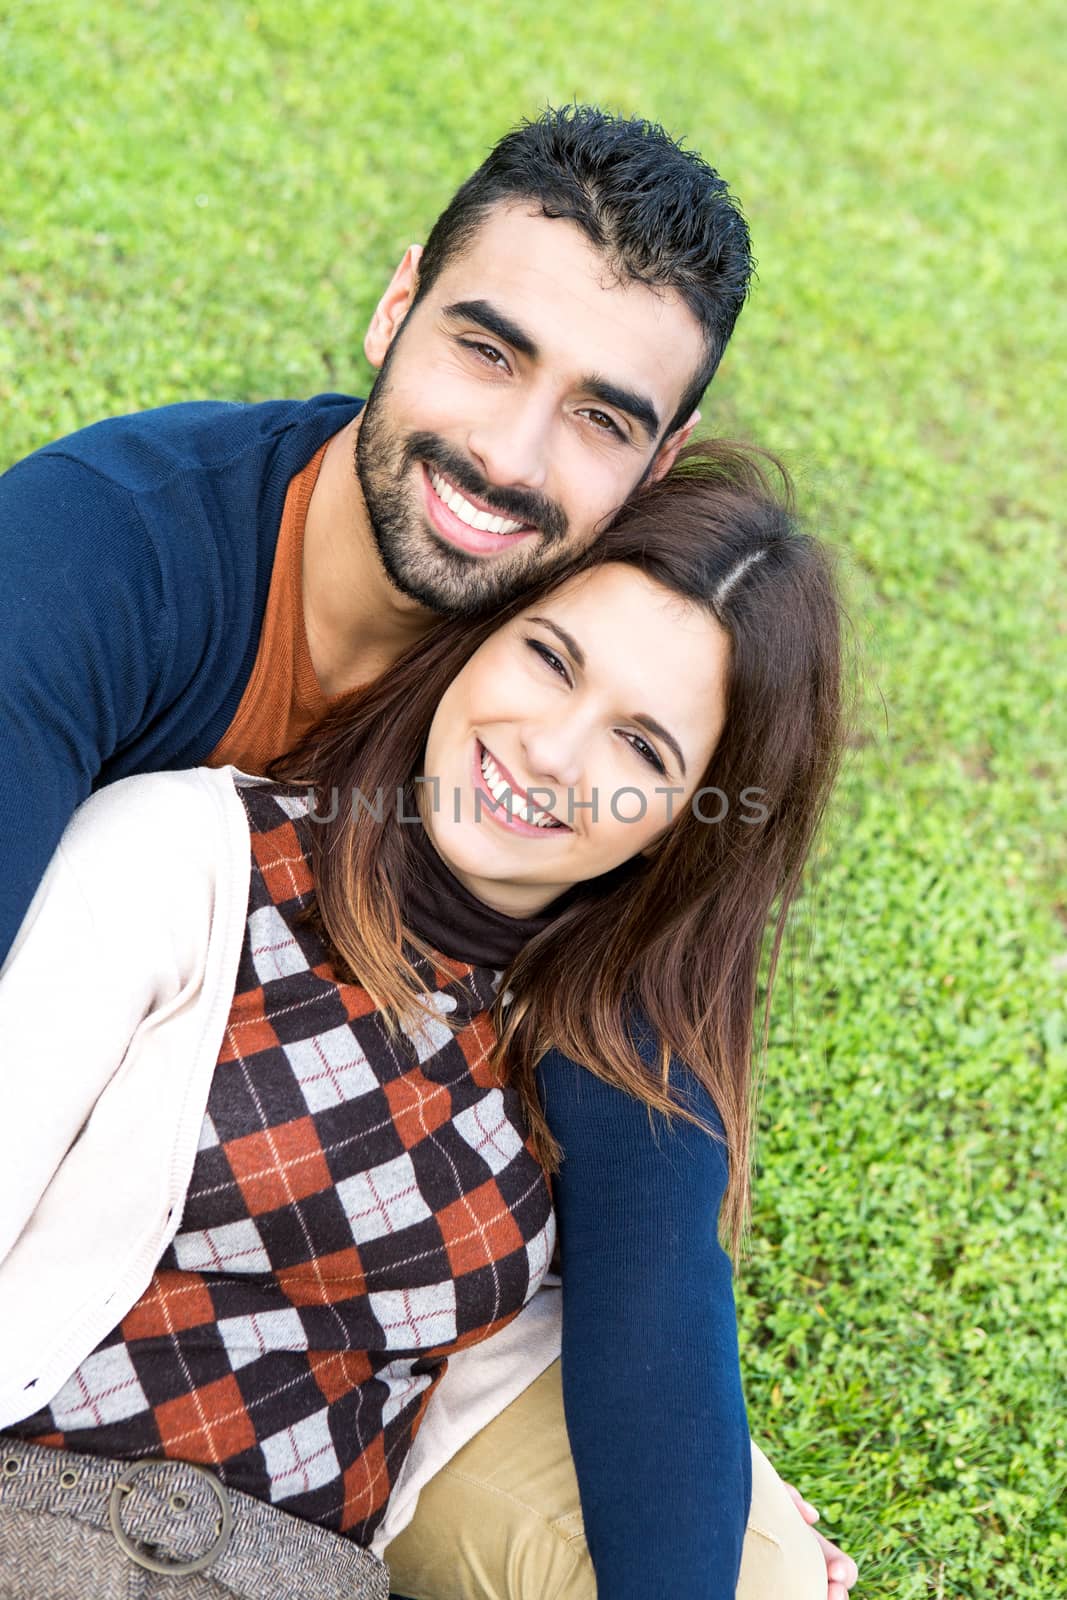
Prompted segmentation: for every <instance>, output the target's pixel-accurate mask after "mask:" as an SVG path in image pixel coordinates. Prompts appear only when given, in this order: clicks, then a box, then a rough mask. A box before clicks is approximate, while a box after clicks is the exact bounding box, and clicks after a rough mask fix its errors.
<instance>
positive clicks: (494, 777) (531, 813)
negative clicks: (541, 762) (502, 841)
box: [482, 745, 562, 828]
mask: <svg viewBox="0 0 1067 1600" xmlns="http://www.w3.org/2000/svg"><path fill="white" fill-rule="evenodd" d="M482 777H483V778H484V779H485V787H486V788H487V789H488V790H489V793H490V794H491V795H492V797H493V799H494V800H496V801H497V803H498V804H499V803H500V802H505V803H506V796H507V795H509V794H514V792H515V791H514V790H513V789H512V787H511V785H510V784H509V783H508V781H507V779H506V778H505V777H504V776H503V775H502V773H501V771H500V768H499V767H498V766H497V764H496V762H495V761H494V760H493V758H492V756H491V755H490V754H489V752H488V750H487V749H486V748H485V746H484V745H483V746H482ZM515 798H516V799H518V796H515ZM511 815H512V816H514V817H518V818H519V819H520V820H521V821H523V822H532V823H533V825H534V827H535V828H559V827H561V826H562V824H561V823H559V822H557V821H556V819H555V817H550V816H549V815H548V813H547V812H545V811H538V809H537V807H536V806H532V805H530V803H529V801H527V803H526V804H525V805H524V806H516V808H515V810H514V811H512V813H511Z"/></svg>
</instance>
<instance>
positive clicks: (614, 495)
mask: <svg viewBox="0 0 1067 1600" xmlns="http://www.w3.org/2000/svg"><path fill="white" fill-rule="evenodd" d="M406 259H407V258H406ZM404 270H405V269H404V268H403V267H402V268H401V269H398V273H397V275H396V276H395V277H394V280H393V284H392V285H391V286H390V290H389V291H388V292H387V295H386V296H385V297H384V298H383V301H382V303H381V305H380V306H379V309H378V312H377V313H376V316H375V321H374V322H373V323H372V325H371V332H370V333H369V334H368V338H367V351H368V355H369V356H370V357H371V359H372V360H376V361H377V363H378V364H380V365H381V372H380V374H379V377H378V380H377V382H376V383H375V385H374V388H373V390H372V391H371V396H370V399H369V400H368V402H367V405H366V407H365V409H364V412H363V415H362V416H361V418H360V425H359V432H358V435H357V445H356V470H357V473H358V476H359V482H360V487H361V489H362V491H363V496H364V499H365V501H366V505H367V510H368V514H369V516H370V520H371V524H372V527H373V530H374V535H375V538H376V540H377V543H378V549H379V553H380V555H381V558H382V561H383V564H384V566H385V569H386V572H387V573H388V575H389V578H390V580H391V581H392V583H393V584H394V586H395V587H396V588H398V589H399V590H400V591H401V592H402V593H404V594H406V595H408V596H410V597H411V598H412V599H414V600H417V601H418V602H419V603H420V604H421V605H424V606H426V607H428V608H429V609H430V610H433V611H438V612H444V613H448V614H451V615H454V616H473V615H475V614H477V613H478V612H482V611H485V610H486V609H488V608H492V607H494V606H496V605H499V604H501V603H503V602H504V601H505V600H507V599H510V598H511V596H512V595H514V594H516V593H520V592H521V591H522V590H524V589H526V588H528V587H529V585H530V584H531V583H532V582H533V581H534V580H535V579H536V578H537V577H539V576H540V575H541V574H542V573H543V572H545V571H546V570H552V569H554V568H557V567H559V566H561V565H563V564H564V563H565V562H566V561H568V560H569V559H570V558H571V557H572V556H573V555H575V554H576V553H577V552H579V551H580V550H582V549H584V548H585V547H586V546H587V545H589V544H590V543H591V542H592V541H593V540H594V539H595V537H596V534H597V532H598V531H599V529H600V528H601V527H602V526H604V524H605V523H606V522H607V521H608V519H609V518H610V517H611V515H612V513H613V512H614V511H616V510H617V509H618V507H619V506H620V505H621V504H622V503H623V501H624V500H625V499H626V498H627V496H628V495H629V494H630V492H631V491H632V490H633V489H634V488H635V487H636V485H637V484H638V483H639V482H640V481H641V480H642V478H644V477H645V476H646V475H649V474H652V475H657V476H658V475H659V473H660V472H662V471H666V469H667V467H668V466H669V465H670V462H671V460H672V459H673V457H674V454H675V452H676V450H677V448H678V446H679V444H680V443H681V439H682V437H683V435H684V430H680V431H679V432H678V433H675V434H674V435H672V436H671V437H669V438H665V437H664V429H665V428H666V426H667V424H668V422H669V421H670V419H671V418H672V417H673V416H674V414H675V412H676V411H677V409H678V406H679V405H680V404H681V398H682V395H683V393H684V391H685V389H686V387H687V386H688V384H689V383H690V381H691V380H692V377H693V374H694V372H695V371H696V370H697V368H698V366H699V364H700V361H701V359H702V357H703V353H704V344H703V336H702V334H701V330H700V326H699V324H698V322H697V320H696V318H695V317H694V316H693V314H692V312H691V311H690V310H689V309H688V307H687V306H686V305H685V303H684V302H683V300H682V299H681V297H680V295H678V294H677V293H676V292H674V291H673V290H652V289H649V288H646V287H645V286H644V285H642V284H636V283H630V284H625V285H620V284H618V283H616V282H615V281H614V280H613V279H612V277H611V275H610V273H609V271H608V269H607V267H606V265H605V262H604V259H603V257H601V256H600V255H599V254H598V253H597V251H596V250H595V249H594V248H593V246H592V245H591V244H590V242H589V241H588V240H587V239H586V237H585V235H584V234H583V233H582V232H581V231H580V230H579V229H578V228H577V227H576V226H575V225H574V224H573V223H570V222H564V221H553V220H549V219H547V218H545V217H542V216H540V215H530V213H529V211H528V210H527V209H526V208H525V207H519V206H501V207H499V208H496V209H495V210H493V211H492V212H491V213H490V214H489V216H488V218H487V220H486V221H485V223H484V224H483V225H482V226H481V227H480V228H479V230H478V232H477V234H476V235H475V237H474V239H473V240H472V241H471V243H470V244H469V245H468V247H467V248H466V249H465V250H464V251H463V252H462V253H461V254H459V255H458V256H457V257H456V258H455V259H453V260H452V261H450V262H449V264H448V265H447V266H446V267H445V269H444V270H443V271H442V272H441V274H440V276H439V277H438V278H437V280H436V282H435V283H434V284H433V286H432V288H431V289H430V290H429V292H428V293H427V294H426V295H425V297H424V298H423V299H421V300H420V301H419V302H418V304H417V305H415V306H414V307H413V308H411V309H409V307H410V302H411V294H412V291H413V289H414V283H415V280H414V273H413V271H412V270H411V269H410V268H409V269H408V270H407V279H406V281H405V278H404Z"/></svg>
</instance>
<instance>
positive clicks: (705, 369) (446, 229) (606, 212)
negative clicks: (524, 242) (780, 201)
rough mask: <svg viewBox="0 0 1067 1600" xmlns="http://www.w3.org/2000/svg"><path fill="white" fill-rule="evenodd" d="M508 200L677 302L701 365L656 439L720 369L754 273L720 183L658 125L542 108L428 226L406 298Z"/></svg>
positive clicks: (622, 274)
mask: <svg viewBox="0 0 1067 1600" xmlns="http://www.w3.org/2000/svg"><path fill="white" fill-rule="evenodd" d="M515 200H520V201H521V200H529V201H532V202H534V203H535V204H536V205H538V206H539V207H540V209H541V212H542V215H544V216H546V217H553V218H564V219H566V220H567V221H570V222H574V223H576V224H577V226H578V227H579V228H581V229H582V231H583V233H585V234H586V235H587V236H588V238H589V239H590V240H591V241H592V243H593V244H594V245H595V246H596V248H597V249H598V250H599V251H601V252H602V253H603V254H604V256H605V257H606V258H607V261H608V264H609V265H610V267H611V268H612V270H613V271H614V272H615V274H616V275H617V277H618V279H619V281H620V282H621V283H630V282H637V283H644V284H648V285H649V286H650V287H659V288H667V289H674V290H676V291H677V292H678V293H679V294H680V295H681V296H682V298H683V300H684V301H685V303H686V305H687V306H688V307H689V309H690V310H691V311H692V312H693V314H694V316H695V317H696V319H697V321H698V322H699V324H700V326H701V328H702V329H703V332H704V340H705V356H704V360H703V362H702V363H701V365H700V366H699V368H698V369H697V371H696V373H695V374H694V376H693V381H692V383H691V384H690V385H689V388H688V389H687V390H686V392H685V394H684V395H683V397H682V402H681V404H680V406H679V407H678V410H677V412H676V413H675V415H674V417H673V418H672V419H671V422H670V424H669V425H668V428H667V432H668V433H670V432H673V430H674V429H675V428H679V427H681V425H682V423H683V422H685V420H686V418H687V417H688V416H689V414H690V413H691V412H692V410H693V408H694V406H696V405H698V404H699V402H700V397H701V395H702V394H703V393H704V390H705V389H706V388H707V386H708V384H709V383H710V382H711V379H712V377H713V376H714V373H715V369H716V367H717V366H718V365H719V362H720V360H721V359H722V353H723V351H724V350H725V348H726V344H727V340H728V339H729V337H730V335H731V333H732V332H733V329H734V323H735V322H736V321H737V318H738V314H739V312H740V310H741V307H742V305H743V304H744V301H745V296H746V294H747V293H748V286H749V277H750V275H751V273H752V269H753V266H754V262H753V259H752V250H751V245H750V242H749V236H748V227H747V225H746V223H745V219H744V217H743V216H742V214H741V209H740V207H739V205H738V204H737V201H736V200H735V199H734V198H733V196H732V195H731V194H730V191H729V189H728V188H727V186H726V183H725V182H724V180H723V179H722V178H720V177H719V174H718V173H717V172H716V171H715V169H714V168H713V167H709V166H708V164H707V162H706V161H704V160H703V159H702V158H701V157H700V156H699V155H697V153H696V152H695V151H693V150H683V149H682V148H681V145H680V144H679V143H678V142H677V141H676V140H675V139H672V138H671V137H670V135H669V134H668V133H666V132H665V131H664V129H663V128H661V127H660V126H659V124H658V123H653V122H645V121H643V120H642V119H641V118H639V117H621V116H613V115H611V114H610V113H609V112H606V111H602V110H600V108H599V107H597V106H579V105H574V106H562V107H560V108H558V109H553V108H552V107H549V108H547V109H546V110H545V111H544V112H543V113H542V114H541V116H539V117H538V118H537V119H536V120H534V121H530V120H526V121H523V122H521V123H520V124H519V126H518V127H517V128H513V129H512V131H511V132H510V133H506V134H505V135H504V137H503V138H502V139H501V140H500V141H499V143H498V144H496V145H494V146H493V149H492V150H491V151H490V152H489V154H488V156H487V157H486V158H485V160H484V161H483V162H482V164H481V166H480V167H479V168H478V170H477V171H476V172H474V173H472V174H471V176H470V177H469V178H468V179H467V181H466V183H464V184H463V185H462V186H461V187H460V188H459V189H458V190H457V192H456V194H455V195H454V196H453V198H452V200H451V202H450V203H449V205H448V206H447V207H446V209H445V210H444V211H443V212H442V213H441V215H440V216H439V217H438V219H437V221H436V222H435V223H434V225H433V228H432V229H431V231H430V237H429V238H428V239H427V241H426V247H425V249H424V250H423V253H422V259H421V260H420V262H419V284H418V293H417V296H416V299H420V298H421V297H422V296H423V295H424V294H425V293H426V292H427V290H428V289H429V288H430V286H431V284H432V283H433V282H434V280H435V279H436V278H437V276H438V274H439V273H440V272H441V270H442V268H443V267H444V265H445V263H446V262H447V261H449V260H450V259H452V258H453V257H454V256H455V255H457V254H458V253H459V252H460V251H462V250H463V249H465V248H466V246H467V245H468V244H469V243H470V241H471V238H472V237H473V235H474V234H475V233H476V232H477V230H478V228H479V227H480V226H481V224H482V223H483V222H484V220H485V218H486V214H487V213H488V211H489V210H490V208H491V207H493V206H495V205H499V204H501V203H506V202H508V201H515Z"/></svg>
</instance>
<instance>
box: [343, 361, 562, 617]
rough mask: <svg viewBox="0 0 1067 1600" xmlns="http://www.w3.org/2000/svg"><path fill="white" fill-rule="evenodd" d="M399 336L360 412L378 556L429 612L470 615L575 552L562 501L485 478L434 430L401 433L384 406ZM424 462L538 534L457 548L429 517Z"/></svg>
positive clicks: (362, 476) (364, 486)
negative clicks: (473, 549)
mask: <svg viewBox="0 0 1067 1600" xmlns="http://www.w3.org/2000/svg"><path fill="white" fill-rule="evenodd" d="M396 345H397V340H395V339H394V341H393V343H392V344H391V345H390V347H389V350H388V352H387V354H386V359H385V361H384V362H383V364H382V368H381V371H380V372H379V374H378V378H377V381H376V382H375V384H374V387H373V388H372V389H371V392H370V396H369V398H368V400H367V403H366V405H365V406H364V407H363V413H362V415H361V417H360V419H359V429H358V431H357V434H356V456H355V466H356V475H357V477H358V478H359V486H360V488H361V490H362V491H363V499H364V502H365V504H366V507H367V515H368V517H369V518H370V524H371V530H372V532H373V534H374V541H375V544H376V545H377V547H378V554H379V556H380V557H381V561H382V565H383V567H384V568H385V571H386V575H387V577H388V578H389V581H390V582H391V583H392V585H393V587H394V588H396V589H399V591H400V592H401V594H405V595H407V596H408V597H409V598H410V599H412V600H416V601H418V603H419V604H420V605H423V606H426V607H427V609H428V610H430V611H437V612H441V613H443V614H444V615H446V616H452V617H467V618H473V617H476V616H479V615H484V613H485V612H487V611H492V610H494V609H496V608H497V607H499V606H502V605H504V604H505V603H506V602H507V601H509V600H511V599H512V598H513V597H514V596H515V595H518V594H521V593H522V592H523V590H525V589H528V588H529V587H530V586H531V585H532V584H533V583H534V581H535V580H536V579H538V578H540V577H541V576H542V575H543V574H544V573H546V572H550V571H552V569H553V568H556V567H562V566H564V565H565V564H566V562H567V561H568V560H569V559H570V557H571V555H572V554H573V552H571V551H569V550H567V548H566V535H567V518H566V516H565V515H564V512H563V511H562V509H561V508H560V507H559V506H558V505H556V504H555V503H554V502H553V501H551V500H549V499H547V498H546V497H545V496H544V495H539V494H537V493H536V491H534V490H532V489H519V488H500V487H499V486H496V485H492V484H488V483H486V481H485V479H484V478H482V477H481V476H480V475H479V473H478V472H477V471H476V470H475V469H474V467H472V466H471V464H470V462H469V461H467V459H466V458H465V457H464V456H461V455H459V454H458V453H457V452H456V451H455V450H454V449H453V448H452V447H451V446H450V445H448V444H446V443H445V441H444V440H443V439H441V438H439V437H438V436H437V434H434V433H411V434H408V435H406V436H401V435H399V434H398V433H397V432H396V431H395V429H394V428H393V426H392V424H391V422H390V420H389V418H388V416H387V414H386V411H387V402H388V397H389V385H388V383H387V381H386V375H387V373H388V370H389V363H390V359H391V357H392V355H393V352H394V350H395V349H396ZM423 462H425V463H426V464H427V465H428V466H431V467H433V468H434V469H435V470H436V471H437V472H440V473H442V474H443V476H444V477H446V478H447V479H448V480H449V482H450V483H453V484H455V486H456V487H457V488H458V489H459V490H461V491H462V492H463V493H464V494H469V495H471V496H473V497H474V498H475V499H477V500H480V501H482V502H484V503H485V504H486V505H489V506H492V508H493V510H494V511H495V512H496V513H497V515H498V516H501V517H507V518H508V519H509V520H510V521H513V522H522V523H523V525H524V526H529V527H535V528H537V529H538V533H537V534H535V535H533V536H530V537H528V538H525V539H524V538H521V537H520V536H518V535H516V538H517V541H518V542H517V544H516V547H515V551H514V553H511V552H506V551H505V552H501V554H499V555H496V556H476V555H472V554H471V553H470V552H468V551H466V550H460V549H458V548H457V547H456V546H455V545H451V544H448V543H446V542H445V540H443V539H441V538H440V537H439V536H438V535H437V534H435V533H434V532H433V531H432V530H431V528H430V527H429V526H428V525H427V519H426V513H425V510H424V509H423V504H422V495H421V493H420V491H419V488H418V474H419V471H420V470H421V463H423Z"/></svg>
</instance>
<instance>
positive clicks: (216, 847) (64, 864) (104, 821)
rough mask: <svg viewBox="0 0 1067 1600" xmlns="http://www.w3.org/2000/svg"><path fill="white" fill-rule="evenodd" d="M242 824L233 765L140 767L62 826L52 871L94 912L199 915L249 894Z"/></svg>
mask: <svg viewBox="0 0 1067 1600" xmlns="http://www.w3.org/2000/svg"><path fill="white" fill-rule="evenodd" d="M248 837H249V836H248V823H247V819H246V817H245V815H244V811H243V809H242V807H241V803H240V800H239V798H238V796H237V791H236V789H235V786H234V780H233V775H232V769H230V768H226V767H221V768H217V769H212V768H207V767H191V768H186V769H182V770H178V771H173V772H140V773H134V774H132V775H131V776H130V777H126V778H119V779H117V780H116V781H115V782H114V783H109V784H106V785H104V786H103V787H102V788H100V789H97V790H96V791H94V793H93V794H91V795H90V796H89V798H88V800H86V801H85V802H84V803H83V804H82V805H80V806H79V807H78V809H77V811H75V813H74V815H73V817H72V818H71V820H70V822H69V823H68V824H67V827H66V830H65V831H64V833H63V836H62V838H61V839H60V842H59V847H58V849H57V851H56V857H55V861H54V862H53V871H54V870H58V869H60V868H61V869H62V870H63V871H64V872H65V873H66V874H67V875H69V877H70V878H71V879H72V881H73V882H74V883H76V884H77V885H78V886H79V888H80V892H81V894H82V896H83V897H84V899H85V901H86V902H87V903H88V904H89V905H91V906H92V908H93V910H94V914H95V916H96V918H97V919H99V920H100V921H104V920H106V918H107V914H108V910H109V908H113V909H114V911H115V913H116V915H120V914H122V912H123V911H126V912H128V911H129V910H130V909H132V908H133V907H134V906H135V905H137V906H141V905H143V906H145V907H148V906H150V905H152V904H155V905H156V906H157V907H163V906H165V907H166V908H167V915H168V916H169V917H171V918H172V919H175V920H176V919H177V918H179V917H180V916H181V914H182V913H183V911H185V910H188V911H189V912H190V914H193V913H195V914H196V916H197V918H198V920H199V919H200V917H201V914H202V913H203V912H204V908H205V907H206V908H207V910H208V913H209V914H213V913H212V908H213V907H215V906H221V904H223V903H225V902H226V900H227V898H228V897H232V898H235V899H237V900H239V901H243V900H244V899H246V898H247V893H248V872H249V866H248V857H249V848H248Z"/></svg>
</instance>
